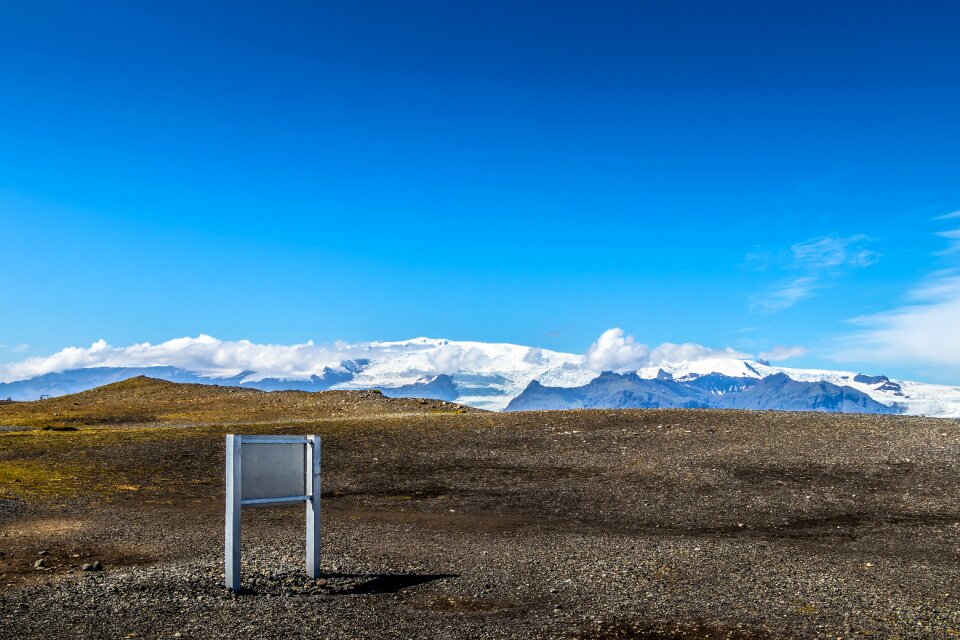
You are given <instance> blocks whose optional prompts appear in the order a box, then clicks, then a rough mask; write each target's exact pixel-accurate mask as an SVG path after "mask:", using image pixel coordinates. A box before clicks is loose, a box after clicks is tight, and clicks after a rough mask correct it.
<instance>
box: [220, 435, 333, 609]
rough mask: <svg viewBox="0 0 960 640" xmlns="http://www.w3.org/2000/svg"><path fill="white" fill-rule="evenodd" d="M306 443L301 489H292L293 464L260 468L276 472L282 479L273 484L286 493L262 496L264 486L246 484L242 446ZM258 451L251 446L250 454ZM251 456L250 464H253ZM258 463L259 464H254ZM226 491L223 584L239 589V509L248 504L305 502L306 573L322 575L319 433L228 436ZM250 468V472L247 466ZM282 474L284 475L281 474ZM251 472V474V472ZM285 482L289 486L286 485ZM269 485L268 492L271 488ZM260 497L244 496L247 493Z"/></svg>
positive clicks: (314, 576) (280, 491)
mask: <svg viewBox="0 0 960 640" xmlns="http://www.w3.org/2000/svg"><path fill="white" fill-rule="evenodd" d="M298 444H300V445H304V447H305V450H304V458H303V460H304V462H303V467H302V469H301V471H300V472H301V473H302V474H303V476H302V477H303V485H302V489H299V490H295V491H294V490H291V486H290V485H291V483H290V480H291V478H292V475H291V472H293V473H296V467H295V466H294V465H293V464H287V465H282V464H281V465H277V467H278V468H267V469H257V471H260V472H265V473H268V474H269V473H275V474H276V475H277V477H278V478H279V480H278V481H277V482H276V483H274V484H276V485H279V487H281V488H280V489H279V490H278V491H277V492H278V493H282V494H284V495H268V496H260V493H262V490H263V488H262V487H257V486H250V485H251V484H252V483H250V482H249V481H248V483H247V484H248V486H247V487H244V486H243V482H242V480H243V477H244V468H243V459H244V458H243V446H244V445H257V447H256V449H262V448H261V447H259V445H288V446H289V445H298ZM254 450H255V448H254V447H248V451H249V452H250V454H252V453H253V451H254ZM253 461H254V457H253V456H252V455H251V456H250V460H248V464H250V463H253ZM254 464H256V463H254ZM226 467H227V474H226V475H227V487H226V488H227V490H226V518H225V524H224V584H225V585H226V586H227V588H228V589H232V590H233V591H235V592H236V591H240V511H241V509H242V508H243V507H246V506H257V505H269V504H283V503H289V502H305V503H306V506H307V575H309V576H310V577H311V578H318V577H320V436H245V435H239V434H229V435H227V464H226ZM248 471H250V470H249V469H248ZM279 474H284V475H283V476H280V475H279ZM248 475H249V473H248ZM284 483H285V484H286V485H288V486H286V487H285V488H283V487H284ZM266 484H267V485H268V488H267V492H268V493H269V491H270V488H269V484H270V483H266ZM245 493H246V494H247V495H253V496H257V497H251V498H244V497H243V496H244V494H245Z"/></svg>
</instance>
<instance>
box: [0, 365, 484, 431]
mask: <svg viewBox="0 0 960 640" xmlns="http://www.w3.org/2000/svg"><path fill="white" fill-rule="evenodd" d="M472 411H477V410H476V409H470V408H466V407H462V406H460V405H456V404H452V403H449V402H444V401H441V400H420V399H410V398H387V397H385V396H384V395H383V394H381V393H380V392H379V391H323V392H319V393H311V392H307V391H274V392H265V391H259V390H257V389H244V388H238V387H222V386H217V385H204V384H178V383H175V382H167V381H165V380H156V379H154V378H147V377H145V376H138V377H136V378H130V379H129V380H124V381H122V382H115V383H113V384H108V385H104V386H102V387H98V388H96V389H91V390H89V391H84V392H82V393H75V394H71V395H66V396H60V397H56V398H50V399H47V400H38V401H35V402H14V403H10V404H2V405H0V425H9V426H34V427H43V426H51V427H64V426H79V425H105V424H143V423H164V424H209V423H245V422H273V421H277V420H284V421H299V420H312V419H318V418H334V417H337V418H342V417H351V416H377V415H386V414H421V413H436V412H463V413H466V412H472Z"/></svg>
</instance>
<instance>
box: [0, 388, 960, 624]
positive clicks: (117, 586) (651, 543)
mask: <svg viewBox="0 0 960 640" xmlns="http://www.w3.org/2000/svg"><path fill="white" fill-rule="evenodd" d="M0 425H6V426H0V574H2V575H0V622H2V627H0V637H10V638H80V637H83V638H99V637H104V638H126V637H139V638H175V637H177V638H241V637H243V638H260V637H262V638H282V637H290V638H411V637H423V638H574V639H576V638H579V639H602V638H611V639H613V638H616V639H630V638H674V639H683V638H728V639H730V638H737V639H753V638H763V639H779V638H861V637H869V638H895V637H899V638H955V637H960V497H958V496H960V493H958V489H960V423H958V421H955V420H937V419H926V418H911V417H902V416H875V415H874V416H863V415H836V414H812V413H781V412H743V411H728V410H618V411H602V410H596V411H557V412H521V413H506V414H494V413H485V412H480V411H476V410H472V409H466V408H463V407H460V406H458V405H454V404H450V403H444V402H440V401H432V400H429V401H428V400H401V399H389V398H385V397H383V396H382V395H381V394H379V393H376V392H346V391H342V392H324V393H303V392H278V393H263V392H258V391H253V390H245V389H236V388H225V387H208V386H199V385H178V384H173V383H166V382H159V381H154V380H150V379H143V378H139V379H132V380H128V381H125V382H121V383H117V384H113V385H108V386H107V387H103V388H100V389H96V390H93V391H89V392H85V393H81V394H76V395H73V396H65V397H62V398H55V399H51V400H44V401H40V402H31V403H12V404H4V405H0ZM227 433H278V434H279V433H284V434H287V433H290V434H308V433H316V434H320V435H321V436H322V437H323V477H322V482H323V488H324V494H323V509H324V529H323V543H324V547H323V566H324V569H325V571H326V572H327V573H326V575H325V576H324V577H323V578H322V579H320V580H316V581H314V580H311V579H309V578H308V577H307V576H306V573H305V571H304V567H303V532H304V523H303V520H304V513H303V507H302V506H300V507H273V508H262V509H252V508H251V509H245V510H244V589H243V591H242V592H241V593H239V594H233V593H231V592H229V591H227V590H226V589H224V588H223V587H222V578H223V573H222V572H223V565H222V552H223V546H222V545H223V456H224V438H223V436H224V435H225V434H227ZM95 561H99V562H100V563H101V564H102V566H103V570H100V571H92V570H84V569H83V567H84V566H85V565H91V564H93V563H94V562H95Z"/></svg>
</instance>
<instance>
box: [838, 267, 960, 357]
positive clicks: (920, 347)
mask: <svg viewBox="0 0 960 640" xmlns="http://www.w3.org/2000/svg"><path fill="white" fill-rule="evenodd" d="M853 322H854V323H855V324H857V325H859V326H860V327H862V330H861V331H858V332H857V333H855V334H854V335H853V336H850V337H848V338H845V342H846V344H847V346H846V347H844V348H841V349H840V350H839V351H838V352H837V353H836V354H835V356H834V357H835V358H836V359H839V360H854V361H858V362H869V363H877V364H896V365H900V366H905V365H914V366H916V365H919V366H926V367H933V368H937V369H940V370H943V371H947V372H951V373H953V374H960V273H958V272H956V271H942V272H939V273H936V274H933V275H932V276H931V277H930V278H929V279H928V280H927V281H926V282H924V283H922V284H921V285H919V286H918V287H916V288H915V289H914V290H913V291H912V292H911V293H910V295H909V297H908V299H907V303H906V304H904V305H902V306H900V307H897V308H895V309H893V310H891V311H886V312H883V313H878V314H874V315H871V316H865V317H860V318H856V319H855V320H854V321H853Z"/></svg>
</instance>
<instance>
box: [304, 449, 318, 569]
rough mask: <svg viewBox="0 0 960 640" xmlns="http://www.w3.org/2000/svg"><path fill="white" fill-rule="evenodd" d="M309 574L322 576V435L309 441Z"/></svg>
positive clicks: (307, 481) (307, 480) (307, 479)
mask: <svg viewBox="0 0 960 640" xmlns="http://www.w3.org/2000/svg"><path fill="white" fill-rule="evenodd" d="M306 467H307V478H306V483H307V486H306V489H307V494H308V495H309V496H310V499H309V500H307V575H308V576H310V577H311V578H319V577H320V436H310V437H309V438H308V443H307V465H306Z"/></svg>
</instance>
